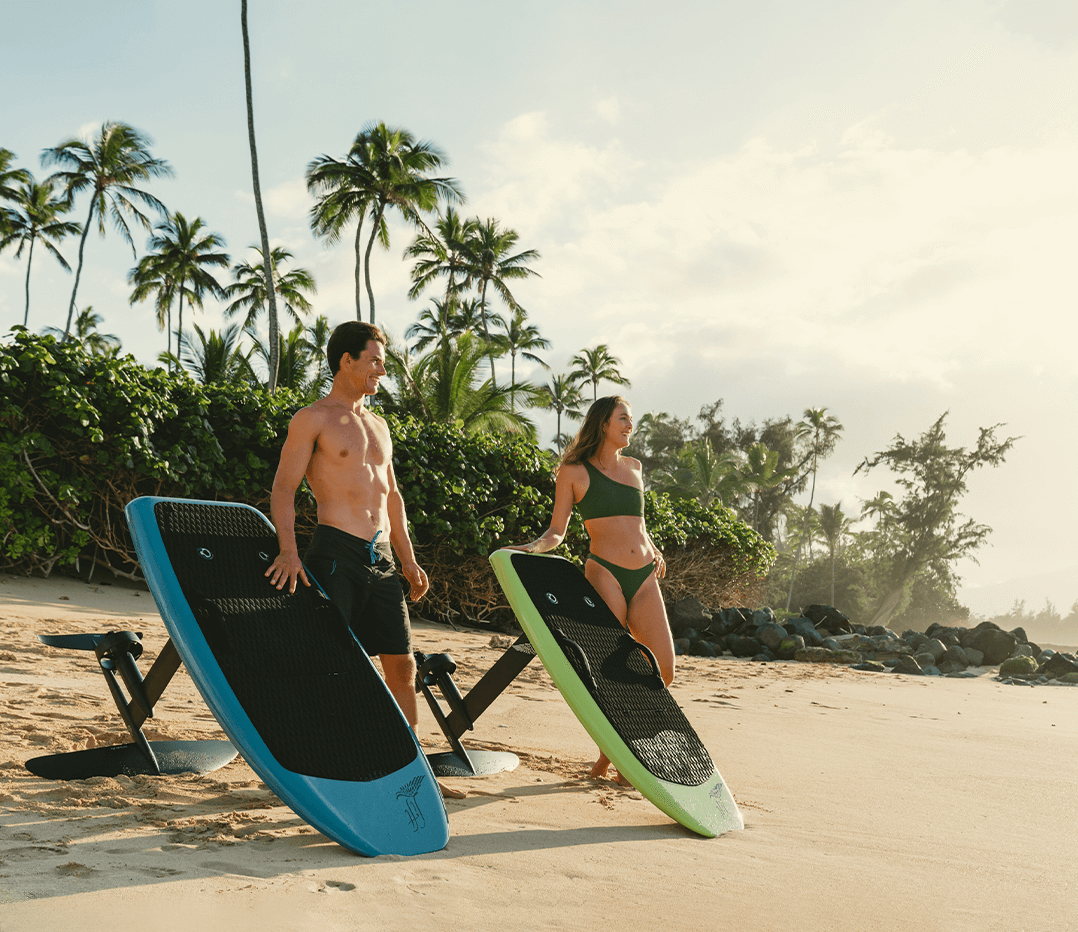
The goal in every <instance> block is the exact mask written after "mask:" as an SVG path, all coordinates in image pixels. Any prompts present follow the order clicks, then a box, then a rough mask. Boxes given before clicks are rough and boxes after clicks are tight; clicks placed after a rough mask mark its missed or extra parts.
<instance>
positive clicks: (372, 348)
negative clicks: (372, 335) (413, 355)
mask: <svg viewBox="0 0 1078 932" xmlns="http://www.w3.org/2000/svg"><path fill="white" fill-rule="evenodd" d="M348 359H349V360H350V365H349V367H348V374H349V376H350V378H351V379H352V384H353V385H355V386H356V387H357V388H358V389H359V390H360V392H362V393H363V394H364V395H374V394H376V393H377V392H378V383H379V381H380V380H381V378H382V376H383V375H385V374H386V349H385V347H384V346H382V344H381V343H379V342H378V341H377V340H368V341H367V346H366V348H365V349H364V350H363V352H362V353H360V354H359V358H358V359H352V357H351V356H349V357H348Z"/></svg>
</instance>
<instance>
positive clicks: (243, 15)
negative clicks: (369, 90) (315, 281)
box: [240, 0, 279, 392]
mask: <svg viewBox="0 0 1078 932" xmlns="http://www.w3.org/2000/svg"><path fill="white" fill-rule="evenodd" d="M240 29H241V30H242V32H243V79H244V84H245V88H246V92H247V139H248V141H249V143H250V146H251V182H252V184H253V186H254V194H255V213H256V214H257V215H258V232H259V236H260V238H261V241H262V250H261V255H262V266H263V269H262V271H263V275H264V277H265V281H266V286H265V287H266V297H265V304H266V308H267V316H268V318H269V338H270V358H269V382H268V385H269V390H270V392H273V391H275V390H276V388H277V349H278V339H277V334H278V330H279V328H278V323H277V297H276V295H275V294H274V291H273V284H274V282H273V270H272V268H271V267H270V245H269V234H268V233H267V232H266V212H265V211H264V210H263V209H262V186H261V185H260V184H259V182H258V147H257V146H256V145H255V112H254V101H253V99H252V96H251V41H250V38H249V37H248V35H247V0H241V3H240Z"/></svg>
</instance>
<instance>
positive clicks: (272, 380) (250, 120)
mask: <svg viewBox="0 0 1078 932" xmlns="http://www.w3.org/2000/svg"><path fill="white" fill-rule="evenodd" d="M240 25H241V26H242V28H243V77H244V81H245V82H246V85H247V136H248V138H249V140H250V143H251V180H252V182H253V184H254V191H255V212H256V213H257V214H258V231H259V233H260V234H261V236H262V266H263V270H264V271H263V274H264V275H265V276H266V303H267V304H268V306H269V311H268V314H269V330H270V332H269V338H270V352H269V380H268V386H267V387H268V388H269V390H270V392H271V393H272V392H274V391H276V389H277V364H278V360H279V358H280V347H279V346H278V340H277V332H278V327H277V301H276V300H275V298H274V294H273V267H272V265H271V262H270V247H269V234H267V233H266V213H265V211H264V210H263V209H262V188H261V186H260V185H259V183H258V149H257V147H256V146H255V117H254V104H253V102H252V99H251V42H250V39H249V38H248V36H247V0H242V2H241V4H240ZM80 262H81V256H80ZM72 301H74V298H72ZM180 301H181V302H182V301H183V298H182V297H181V298H180ZM176 350H177V355H178V354H179V345H178V344H177V346H176Z"/></svg>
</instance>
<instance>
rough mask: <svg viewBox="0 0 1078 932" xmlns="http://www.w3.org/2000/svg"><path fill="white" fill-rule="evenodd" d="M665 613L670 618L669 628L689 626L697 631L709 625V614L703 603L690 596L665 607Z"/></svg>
mask: <svg viewBox="0 0 1078 932" xmlns="http://www.w3.org/2000/svg"><path fill="white" fill-rule="evenodd" d="M666 613H667V615H668V616H669V618H670V627H671V628H673V627H675V626H678V625H681V626H689V625H691V626H692V627H694V628H696V629H697V630H699V629H700V628H706V627H707V626H708V625H709V624H711V613H710V612H709V611H708V610H707V609H706V608H704V603H703V602H701V601H700V600H699V599H694V598H692V597H691V596H690V597H686V598H684V599H678V601H677V602H675V603H674V604H672V605H670V604H668V605H667V607H666Z"/></svg>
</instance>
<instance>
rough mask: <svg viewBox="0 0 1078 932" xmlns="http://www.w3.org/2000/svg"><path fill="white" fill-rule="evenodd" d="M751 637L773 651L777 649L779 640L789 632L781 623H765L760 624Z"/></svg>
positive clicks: (787, 635)
mask: <svg viewBox="0 0 1078 932" xmlns="http://www.w3.org/2000/svg"><path fill="white" fill-rule="evenodd" d="M753 637H754V638H756V640H757V641H759V642H760V643H761V644H763V645H764V647H766V648H767V649H768V650H770V651H775V650H778V646H779V642H780V641H782V639H783V638H785V637H789V634H788V633H787V631H786V629H785V628H784V627H783V626H782V625H776V624H766V625H760V627H759V628H757V629H756V632H755V633H754V634H753ZM802 646H803V645H802Z"/></svg>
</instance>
